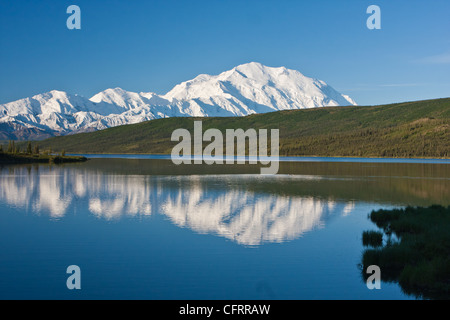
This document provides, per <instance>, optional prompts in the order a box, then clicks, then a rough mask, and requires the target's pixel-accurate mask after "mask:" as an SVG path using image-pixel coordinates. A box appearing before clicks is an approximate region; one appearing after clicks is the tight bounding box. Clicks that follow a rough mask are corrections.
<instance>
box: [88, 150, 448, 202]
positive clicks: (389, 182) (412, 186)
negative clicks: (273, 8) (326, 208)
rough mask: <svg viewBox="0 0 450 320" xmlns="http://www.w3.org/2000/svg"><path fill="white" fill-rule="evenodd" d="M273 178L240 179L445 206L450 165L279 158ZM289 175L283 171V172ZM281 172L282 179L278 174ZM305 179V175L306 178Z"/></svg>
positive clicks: (331, 194) (224, 170) (260, 186)
mask: <svg viewBox="0 0 450 320" xmlns="http://www.w3.org/2000/svg"><path fill="white" fill-rule="evenodd" d="M83 167H84V168H87V169H88V170H89V172H95V173H101V174H104V173H108V174H124V175H125V174H126V175H129V174H133V175H172V174H173V175H190V174H196V175H205V174H213V175H217V174H250V173H253V174H254V176H253V177H259V168H258V166H255V165H251V166H249V165H233V166H230V165H211V166H207V165H195V166H194V165H190V166H189V165H185V166H183V165H180V166H176V165H174V164H172V162H171V161H170V160H142V159H132V160H130V159H93V160H90V161H89V163H87V164H83ZM279 174H280V176H278V177H277V178H276V179H273V180H270V183H267V182H268V179H265V180H258V179H245V180H243V181H240V185H242V186H245V188H247V189H248V190H252V191H255V192H269V193H276V194H282V195H286V196H292V195H298V196H302V197H311V196H313V197H321V198H325V199H335V200H343V201H352V200H354V199H358V200H361V201H366V202H381V203H390V204H396V205H397V204H410V205H431V204H433V203H439V204H442V205H450V200H449V199H450V165H448V164H429V163H408V164H404V163H347V162H281V163H280V170H279ZM287 175H289V176H287ZM283 176H284V178H283ZM308 177H309V178H311V179H308Z"/></svg>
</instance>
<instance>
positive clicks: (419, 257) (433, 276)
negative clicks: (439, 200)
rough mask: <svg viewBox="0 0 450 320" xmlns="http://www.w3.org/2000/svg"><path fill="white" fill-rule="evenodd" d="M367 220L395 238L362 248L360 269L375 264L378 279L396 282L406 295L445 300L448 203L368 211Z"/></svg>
mask: <svg viewBox="0 0 450 320" xmlns="http://www.w3.org/2000/svg"><path fill="white" fill-rule="evenodd" d="M370 219H371V220H372V221H373V222H374V223H375V224H376V225H377V226H378V227H380V228H382V229H383V231H384V232H385V233H386V234H387V235H388V236H390V233H393V234H394V235H395V236H396V237H397V239H398V241H396V242H388V243H387V244H386V245H385V246H384V247H377V248H370V249H366V250H365V251H364V252H363V255H362V266H363V270H366V269H367V267H368V266H369V265H372V264H374V265H378V266H379V267H380V269H381V277H382V280H384V281H396V282H398V283H399V284H400V286H401V287H402V289H403V291H404V292H405V293H407V294H411V295H414V296H416V297H419V298H425V299H449V298H450V206H449V207H447V208H445V207H442V206H439V205H433V206H430V207H427V208H424V207H416V208H413V207H407V208H404V209H393V210H378V211H373V212H372V213H371V214H370ZM366 234H368V233H366ZM367 237H369V236H368V235H366V241H368V240H367ZM363 244H364V233H363ZM363 274H365V273H364V272H363ZM364 277H367V276H366V275H365V276H364Z"/></svg>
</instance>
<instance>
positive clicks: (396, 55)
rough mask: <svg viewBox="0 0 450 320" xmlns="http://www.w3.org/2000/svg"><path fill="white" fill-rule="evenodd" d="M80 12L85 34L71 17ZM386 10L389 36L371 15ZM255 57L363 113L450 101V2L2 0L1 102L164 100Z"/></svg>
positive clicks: (383, 21)
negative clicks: (118, 93) (74, 9)
mask: <svg viewBox="0 0 450 320" xmlns="http://www.w3.org/2000/svg"><path fill="white" fill-rule="evenodd" d="M71 4H76V5H78V6H79V7H80V8H81V30H68V29H67V27H66V20H67V18H68V17H69V14H67V13H66V9H67V7H68V6H69V5H71ZM371 4H375V5H378V6H379V7H380V8H381V30H369V29H368V28H367V27H366V20H367V18H368V17H369V14H367V13H366V9H367V7H368V6H369V5H371ZM250 61H257V62H260V63H262V64H265V65H268V66H273V67H278V66H285V67H287V68H291V69H296V70H299V71H300V72H302V73H303V74H305V75H306V76H310V77H314V78H318V79H321V80H324V81H325V82H327V83H328V84H330V85H331V86H333V87H334V88H335V89H337V90H338V91H340V92H342V93H344V94H348V95H350V96H351V97H352V98H353V99H355V100H356V101H357V103H358V104H360V105H370V104H381V103H390V102H398V101H410V100H419V99H428V98H440V97H449V96H450V1H448V0H433V1H414V0H409V1H401V0H395V1H393V0H388V1H385V0H373V1H365V0H342V1H337V0H332V1H331V0H330V1H326V0H318V1H317V0H316V1H312V0H310V1H299V0H296V1H283V0H277V1H275V0H271V1H268V0H206V1H200V0H186V1H171V0H159V1H137V0H133V1H131V0H129V1H117V0H115V1H114V0H109V1H100V0H71V1H65V0H58V1H55V0H51V1H50V0H41V1H33V0H30V1H26V0H14V1H13V0H2V1H1V2H0V103H5V102H9V101H13V100H16V99H20V98H24V97H28V96H32V95H34V94H38V93H42V92H47V91H50V90H53V89H58V90H63V91H67V92H69V93H73V94H75V93H76V94H80V95H83V96H86V97H91V96H92V95H94V94H95V93H97V92H99V91H102V90H104V89H107V88H111V87H121V88H123V89H125V90H129V91H134V92H140V91H144V92H148V91H152V92H156V93H159V94H164V93H166V92H167V91H168V90H170V89H171V88H172V87H173V86H174V85H176V84H177V83H180V82H182V81H186V80H189V79H192V78H193V77H195V76H196V75H198V74H200V73H208V74H218V73H220V72H222V71H225V70H228V69H231V68H232V67H234V66H236V65H239V64H242V63H246V62H250Z"/></svg>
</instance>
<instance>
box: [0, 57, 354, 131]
mask: <svg viewBox="0 0 450 320" xmlns="http://www.w3.org/2000/svg"><path fill="white" fill-rule="evenodd" d="M344 105H356V103H355V101H353V100H352V99H351V98H350V97H348V96H345V95H342V94H340V93H339V92H337V91H336V90H334V89H333V88H332V87H330V86H329V85H327V84H326V83H325V82H323V81H321V80H316V79H313V78H308V77H306V76H304V75H303V74H301V73H300V72H298V71H295V70H290V69H286V68H284V67H280V68H272V67H267V66H264V65H262V64H260V63H256V62H251V63H247V64H243V65H239V66H237V67H235V68H233V69H231V70H228V71H225V72H223V73H221V74H219V75H215V76H211V75H206V74H201V75H199V76H197V77H196V78H194V79H192V80H189V81H186V82H182V83H180V84H178V85H176V86H175V87H174V88H173V89H172V90H171V91H169V92H168V93H167V94H165V95H158V94H156V93H153V92H147V93H146V92H141V93H135V92H129V91H125V90H123V89H121V88H115V89H107V90H105V91H102V92H100V93H97V94H96V95H94V96H93V97H92V98H90V99H87V98H84V97H81V96H78V95H71V94H68V93H66V92H62V91H57V90H53V91H50V92H47V93H43V94H38V95H36V96H33V97H31V98H25V99H20V100H17V101H14V102H10V103H6V104H3V105H0V140H1V139H40V138H46V137H49V136H54V135H65V134H71V133H78V132H89V131H95V130H101V129H105V128H109V127H114V126H118V125H123V124H132V123H138V122H142V121H147V120H152V119H157V118H165V117H186V116H199V117H215V116H219V117H220V116H245V115H249V114H253V113H265V112H271V111H278V110H291V109H304V108H316V107H325V106H344Z"/></svg>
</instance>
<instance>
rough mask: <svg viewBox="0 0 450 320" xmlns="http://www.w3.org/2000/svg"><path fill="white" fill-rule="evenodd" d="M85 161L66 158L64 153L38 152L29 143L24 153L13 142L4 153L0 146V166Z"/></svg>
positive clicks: (36, 148)
mask: <svg viewBox="0 0 450 320" xmlns="http://www.w3.org/2000/svg"><path fill="white" fill-rule="evenodd" d="M83 161H87V158H86V157H82V156H66V154H65V151H62V152H61V153H59V154H53V153H52V152H51V150H46V151H44V152H40V150H39V146H38V145H37V144H36V145H35V146H34V147H33V146H32V144H31V142H28V143H27V148H26V150H25V151H21V150H20V148H19V147H18V146H16V144H15V143H14V141H10V142H9V144H8V148H7V149H6V151H4V150H3V146H1V145H0V164H15V163H66V162H83Z"/></svg>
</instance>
